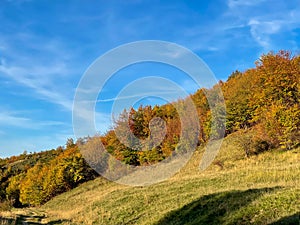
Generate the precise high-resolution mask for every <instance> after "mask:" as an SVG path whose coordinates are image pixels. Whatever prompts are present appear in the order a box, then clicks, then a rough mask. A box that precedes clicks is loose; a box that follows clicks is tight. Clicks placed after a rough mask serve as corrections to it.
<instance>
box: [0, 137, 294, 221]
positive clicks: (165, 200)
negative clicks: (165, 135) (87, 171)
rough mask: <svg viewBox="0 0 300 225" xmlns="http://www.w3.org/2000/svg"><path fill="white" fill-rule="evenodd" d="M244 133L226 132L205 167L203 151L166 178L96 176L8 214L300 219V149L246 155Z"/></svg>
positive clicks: (137, 218) (98, 218) (75, 217)
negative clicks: (132, 180) (131, 181)
mask: <svg viewBox="0 0 300 225" xmlns="http://www.w3.org/2000/svg"><path fill="white" fill-rule="evenodd" d="M240 138H241V135H240V134H239V135H236V134H234V135H230V136H229V137H227V138H226V139H225V140H224V142H223V144H222V148H221V151H220V153H219V155H218V156H217V158H216V159H215V160H214V162H213V164H212V165H211V166H210V167H209V168H208V169H207V170H205V171H199V169H198V166H199V161H200V159H201V157H202V154H203V149H201V148H199V149H198V150H197V151H196V152H195V154H194V157H193V158H192V160H191V161H190V162H189V163H188V164H187V165H186V166H185V167H184V168H183V169H182V170H181V171H180V172H179V173H178V174H176V175H175V176H174V177H172V178H171V179H169V180H167V181H165V182H162V183H158V184H155V185H152V186H148V187H135V188H133V187H128V186H123V185H118V184H115V183H112V182H108V181H106V180H104V179H102V178H97V179H96V180H94V181H89V182H87V183H84V184H82V185H80V186H79V187H78V188H75V189H73V190H71V191H69V192H66V193H64V194H62V195H59V196H57V197H55V198H54V199H52V200H50V201H49V202H48V203H46V204H45V205H43V206H42V207H40V208H30V209H20V210H13V211H12V213H6V214H4V215H5V216H6V217H8V216H11V217H12V218H13V217H15V216H16V214H17V215H19V217H20V218H21V217H22V218H27V219H28V218H29V220H30V219H31V220H32V219H33V218H34V219H33V220H35V221H40V223H44V224H46V223H47V224H156V225H161V224H299V213H300V185H299V184H300V160H299V159H300V157H299V154H300V148H298V149H295V150H292V151H287V152H286V151H285V152H283V151H280V150H273V151H271V152H265V153H262V154H260V155H258V156H251V157H249V158H246V157H245V154H244V151H243V149H242V147H241V146H239V139H240ZM20 215H22V216H20ZM30 215H31V216H30ZM33 215H35V216H33ZM30 217H32V218H30ZM2 224H4V223H2ZM29 224H30V223H29ZM35 224H37V223H35Z"/></svg>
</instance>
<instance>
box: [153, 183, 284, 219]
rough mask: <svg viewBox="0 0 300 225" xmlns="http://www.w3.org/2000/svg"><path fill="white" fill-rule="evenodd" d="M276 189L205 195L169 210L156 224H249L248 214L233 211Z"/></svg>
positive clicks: (276, 188)
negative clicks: (176, 208) (236, 213)
mask: <svg viewBox="0 0 300 225" xmlns="http://www.w3.org/2000/svg"><path fill="white" fill-rule="evenodd" d="M278 189H280V188H279V187H275V188H262V189H250V190H247V191H230V192H221V193H216V194H211V195H205V196H203V197H201V198H200V199H198V200H195V201H193V202H191V203H189V204H187V205H185V206H184V207H182V208H181V209H178V210H175V211H172V212H170V213H169V214H167V215H166V216H165V217H164V218H163V219H161V220H160V221H158V222H157V223H156V225H175V224H178V225H179V224H180V225H183V224H184V225H201V224H216V225H220V224H224V223H226V224H249V222H250V220H251V217H250V215H249V216H247V215H246V216H245V215H235V216H233V214H234V212H236V211H237V210H239V209H240V208H241V207H245V206H247V205H249V204H250V203H251V202H252V201H254V200H255V199H256V198H258V197H259V196H261V195H262V194H264V193H266V192H268V193H270V192H273V191H275V190H278Z"/></svg>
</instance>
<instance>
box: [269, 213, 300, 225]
mask: <svg viewBox="0 0 300 225" xmlns="http://www.w3.org/2000/svg"><path fill="white" fill-rule="evenodd" d="M299 224H300V212H297V213H295V214H294V215H291V216H287V217H283V218H281V219H280V220H278V221H276V222H274V223H270V224H269V225H299Z"/></svg>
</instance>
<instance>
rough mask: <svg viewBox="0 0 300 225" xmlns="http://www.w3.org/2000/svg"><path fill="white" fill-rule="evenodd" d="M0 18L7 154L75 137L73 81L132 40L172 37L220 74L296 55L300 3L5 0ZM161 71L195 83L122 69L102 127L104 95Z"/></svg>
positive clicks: (0, 108)
mask: <svg viewBox="0 0 300 225" xmlns="http://www.w3.org/2000/svg"><path fill="white" fill-rule="evenodd" d="M0 24H1V25H0V90H1V95H0V157H6V156H9V155H14V154H20V153H22V152H23V151H24V150H27V151H28V152H30V151H41V150H45V149H51V148H56V147H57V146H59V145H64V143H65V142H66V140H67V138H70V137H73V136H74V135H73V129H72V105H73V98H74V94H75V90H76V87H77V85H78V82H79V81H80V79H81V77H82V75H83V74H84V72H85V71H86V69H87V68H88V66H89V65H90V64H91V63H92V62H93V61H94V60H95V59H97V58H98V57H99V56H101V55H102V54H104V53H105V52H107V51H109V50H110V49H112V48H115V47H117V46H119V45H121V44H125V43H128V42H132V41H139V40H163V41H170V42H175V43H177V44H179V45H182V46H184V47H186V48H189V49H190V50H192V51H194V52H195V53H196V54H197V55H198V56H199V57H201V58H202V59H203V60H204V61H205V62H206V63H207V65H208V66H209V67H210V68H211V70H212V71H213V72H214V74H215V76H216V77H217V79H222V80H226V78H227V77H228V76H229V75H230V73H231V72H232V71H234V70H237V69H238V70H241V71H243V70H245V69H247V68H250V67H253V66H254V61H255V60H257V59H258V58H259V56H260V55H261V54H262V53H267V52H269V51H271V50H273V51H277V50H280V49H286V50H290V51H292V52H293V53H296V54H298V53H299V43H300V37H299V35H300V1H299V0H290V1H286V0H273V1H272V0H222V1H221V0H220V1H218V0H212V1H156V0H151V1H148V0H145V1H143V0H128V1H83V0H81V1H80V0H74V1H58V0H54V1H45V0H2V1H1V2H0ZM151 68H154V69H152V70H151ZM146 72H148V74H147V73H146ZM158 73H163V74H164V75H165V76H166V77H168V76H172V79H173V80H174V81H176V82H178V83H180V84H181V85H182V86H184V87H185V88H186V90H188V92H193V91H195V90H196V87H195V85H193V83H191V82H190V81H189V80H187V79H185V78H184V76H183V75H181V74H180V73H179V72H178V71H174V70H173V69H170V68H169V69H168V68H167V69H166V68H162V67H161V66H159V65H158V66H157V65H156V66H155V67H153V65H150V66H149V65H147V64H145V65H143V66H137V67H136V68H134V67H132V68H131V67H130V68H127V69H125V70H124V71H123V74H125V75H123V76H119V77H118V76H117V75H116V76H115V77H113V78H112V79H111V80H110V82H109V83H108V84H107V87H106V89H107V90H109V91H108V92H107V93H106V95H105V96H102V98H103V97H104V99H100V101H99V105H97V112H98V119H97V123H98V124H99V125H98V127H99V129H100V130H101V129H102V130H103V129H105V127H107V126H108V124H109V123H108V119H109V117H110V114H109V108H110V107H111V101H110V99H113V98H114V97H115V96H116V95H117V93H118V91H119V90H120V88H122V85H126V84H127V83H128V82H129V81H130V80H132V79H137V78H138V77H140V76H143V75H158ZM130 76H131V78H130ZM151 101H152V103H153V102H154V103H155V101H156V100H155V99H148V102H151ZM157 102H160V101H158V100H157Z"/></svg>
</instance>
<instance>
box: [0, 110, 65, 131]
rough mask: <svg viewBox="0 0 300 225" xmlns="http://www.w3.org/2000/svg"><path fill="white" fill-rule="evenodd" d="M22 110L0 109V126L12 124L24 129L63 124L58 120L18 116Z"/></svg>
mask: <svg viewBox="0 0 300 225" xmlns="http://www.w3.org/2000/svg"><path fill="white" fill-rule="evenodd" d="M19 114H22V112H12V111H3V110H2V111H1V112H0V127H1V126H5V127H7V126H10V127H11V126H13V127H19V128H26V129H33V130H35V129H42V128H45V127H47V126H60V125H65V124H64V123H63V122H60V121H34V120H32V119H31V118H28V117H24V116H20V115H19Z"/></svg>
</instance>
